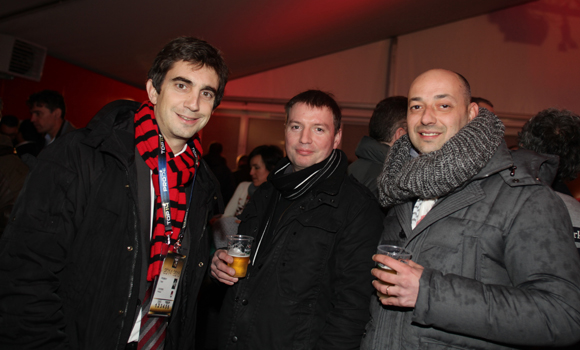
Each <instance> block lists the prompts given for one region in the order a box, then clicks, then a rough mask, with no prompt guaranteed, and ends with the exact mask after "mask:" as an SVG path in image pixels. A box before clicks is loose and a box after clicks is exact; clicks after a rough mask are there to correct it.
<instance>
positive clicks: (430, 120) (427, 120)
mask: <svg viewBox="0 0 580 350" xmlns="http://www.w3.org/2000/svg"><path fill="white" fill-rule="evenodd" d="M435 123H437V118H435V114H434V113H433V111H432V110H431V108H425V112H423V115H422V116H421V124H423V125H432V124H435Z"/></svg>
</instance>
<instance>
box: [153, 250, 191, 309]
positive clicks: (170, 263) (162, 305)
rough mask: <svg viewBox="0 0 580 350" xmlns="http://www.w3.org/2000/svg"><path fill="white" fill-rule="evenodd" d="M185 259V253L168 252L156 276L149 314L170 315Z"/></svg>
mask: <svg viewBox="0 0 580 350" xmlns="http://www.w3.org/2000/svg"><path fill="white" fill-rule="evenodd" d="M185 259H186V256H185V255H181V254H177V253H175V252H169V253H167V256H166V257H165V259H164V260H163V265H162V267H161V273H160V274H159V276H157V278H155V287H154V289H153V290H154V294H153V298H152V299H151V306H150V307H149V312H148V313H147V314H148V315H149V316H157V317H169V316H170V315H171V310H173V303H174V302H175V297H176V295H177V287H178V286H179V281H180V280H181V274H182V272H183V267H184V266H185Z"/></svg>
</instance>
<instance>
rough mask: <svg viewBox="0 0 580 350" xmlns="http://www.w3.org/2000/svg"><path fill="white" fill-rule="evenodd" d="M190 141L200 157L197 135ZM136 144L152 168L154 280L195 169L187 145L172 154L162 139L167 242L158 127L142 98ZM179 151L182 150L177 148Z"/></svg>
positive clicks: (150, 277) (178, 222)
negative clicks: (168, 211) (168, 229)
mask: <svg viewBox="0 0 580 350" xmlns="http://www.w3.org/2000/svg"><path fill="white" fill-rule="evenodd" d="M192 141H193V143H191V142H188V144H193V146H194V147H195V150H196V152H197V154H198V156H199V157H201V142H200V140H199V136H198V135H197V134H196V135H194V136H193V140H192ZM135 143H136V145H137V150H138V151H139V154H140V155H141V157H142V158H143V160H144V161H145V163H146V164H147V165H148V166H149V168H151V170H152V171H153V175H152V176H151V179H152V181H153V187H154V188H155V197H156V199H155V219H154V220H155V221H154V222H153V233H152V235H151V255H150V256H149V269H148V271H147V280H148V281H153V280H154V279H155V277H156V276H158V275H159V272H160V271H161V265H162V264H163V259H164V258H165V256H166V255H167V252H168V250H173V245H174V244H175V241H176V240H177V237H178V236H179V232H180V231H181V227H182V225H183V219H184V217H185V210H186V206H187V198H186V197H187V195H186V193H185V186H186V185H187V184H189V183H190V182H191V180H192V179H193V175H194V172H195V168H194V164H195V157H194V155H193V152H192V150H191V148H190V147H187V150H186V151H185V152H183V153H181V154H180V155H179V156H177V157H175V156H174V154H173V151H172V150H171V148H170V147H169V145H168V144H167V142H165V147H166V150H167V153H166V156H167V180H168V185H169V200H170V206H171V224H172V226H173V233H172V234H171V244H170V246H168V245H167V236H166V233H165V224H164V221H163V210H162V209H161V195H160V192H159V169H158V162H157V156H158V155H159V128H158V126H157V121H156V120H155V113H154V111H153V104H152V103H151V102H150V101H145V102H143V104H142V105H141V107H139V109H138V110H137V112H136V113H135ZM177 151H181V150H177Z"/></svg>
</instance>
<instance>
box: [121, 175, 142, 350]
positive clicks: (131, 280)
mask: <svg viewBox="0 0 580 350" xmlns="http://www.w3.org/2000/svg"><path fill="white" fill-rule="evenodd" d="M125 175H126V176H127V183H128V184H129V186H131V181H130V179H129V170H128V169H127V168H125ZM129 191H132V189H131V188H130V189H129ZM133 197H134V196H131V199H132V200H133V232H134V233H135V237H138V235H139V230H138V227H137V222H138V220H139V216H138V215H137V204H136V203H135V198H133ZM135 243H136V244H134V247H133V252H134V253H133V263H132V264H131V271H132V272H133V273H132V274H131V275H130V276H129V294H128V295H127V301H126V302H125V309H124V310H123V320H122V321H121V330H120V331H119V337H118V338H117V347H118V346H119V343H120V342H121V334H122V333H123V327H124V326H125V321H126V320H127V310H128V309H129V302H130V301H131V296H132V294H133V284H134V281H135V265H136V264H137V256H138V255H139V240H138V239H137V240H136V242H135Z"/></svg>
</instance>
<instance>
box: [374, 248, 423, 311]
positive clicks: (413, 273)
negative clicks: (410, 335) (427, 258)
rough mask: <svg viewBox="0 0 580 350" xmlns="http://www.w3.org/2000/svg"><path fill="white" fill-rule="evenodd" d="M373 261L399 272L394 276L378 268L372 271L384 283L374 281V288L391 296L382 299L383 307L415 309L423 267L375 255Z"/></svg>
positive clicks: (408, 261)
mask: <svg viewBox="0 0 580 350" xmlns="http://www.w3.org/2000/svg"><path fill="white" fill-rule="evenodd" d="M373 260H374V261H376V262H379V263H381V264H383V265H386V266H388V267H390V268H392V269H393V270H395V271H397V274H392V273H388V272H386V271H384V270H381V269H380V268H378V267H377V268H374V269H372V274H373V275H374V276H375V277H376V278H378V279H379V280H380V281H382V282H383V283H381V282H379V281H378V280H374V281H373V286H374V287H375V289H376V290H378V291H379V292H381V293H382V294H385V295H388V296H389V297H388V298H381V303H382V304H383V305H393V306H400V307H415V304H416V303H417V297H418V295H419V279H421V274H423V266H421V265H419V264H417V263H415V262H413V261H411V260H407V261H406V262H404V263H403V262H400V261H398V260H395V259H393V258H391V257H388V256H386V255H382V254H375V255H374V256H373ZM385 283H388V284H391V285H390V286H389V285H388V284H385ZM387 287H388V288H387Z"/></svg>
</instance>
